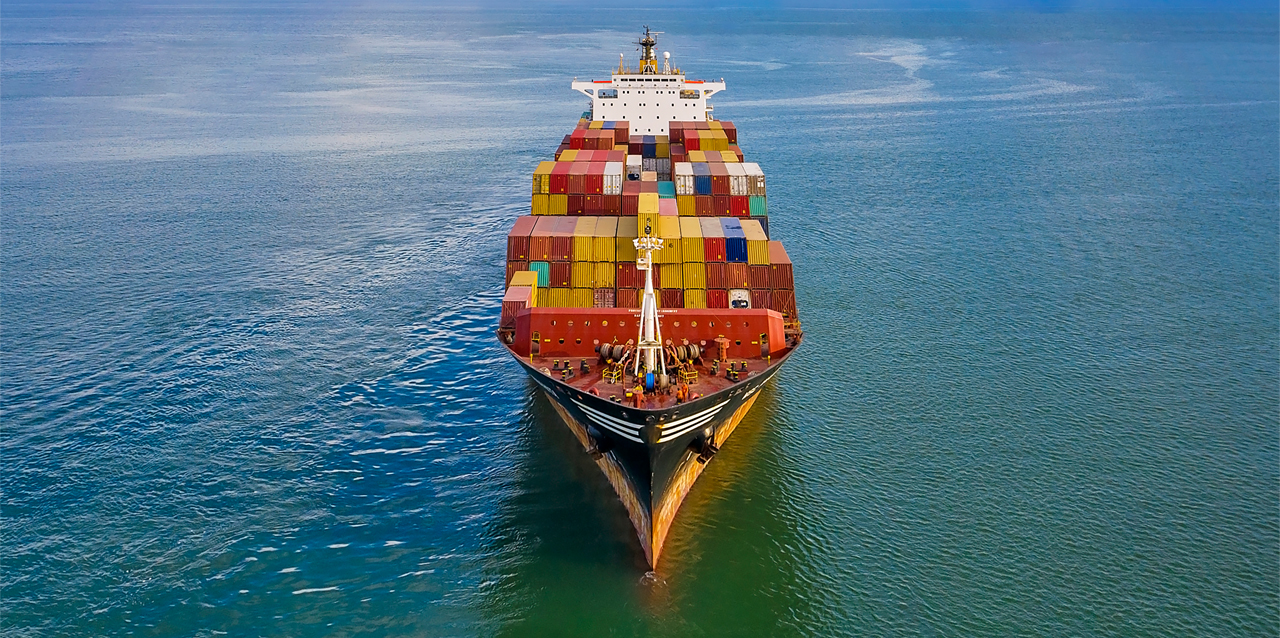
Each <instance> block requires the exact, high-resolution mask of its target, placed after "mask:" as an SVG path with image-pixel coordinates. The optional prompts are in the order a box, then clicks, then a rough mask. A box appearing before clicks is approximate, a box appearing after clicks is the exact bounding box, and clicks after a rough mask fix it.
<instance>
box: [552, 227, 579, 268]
mask: <svg viewBox="0 0 1280 638" xmlns="http://www.w3.org/2000/svg"><path fill="white" fill-rule="evenodd" d="M552 219H554V220H556V227H555V230H554V231H553V232H552V233H551V260H552V261H570V260H572V259H573V231H574V229H575V228H577V226H578V220H576V219H569V218H567V217H553V218H552Z"/></svg>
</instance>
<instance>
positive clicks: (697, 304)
mask: <svg viewBox="0 0 1280 638" xmlns="http://www.w3.org/2000/svg"><path fill="white" fill-rule="evenodd" d="M684 307H685V308H706V307H707V291H705V290H690V289H688V288H686V289H685V291H684Z"/></svg>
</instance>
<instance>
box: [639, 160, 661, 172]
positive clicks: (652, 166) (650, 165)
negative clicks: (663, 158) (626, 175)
mask: <svg viewBox="0 0 1280 638" xmlns="http://www.w3.org/2000/svg"><path fill="white" fill-rule="evenodd" d="M643 162H644V165H643V168H642V169H641V170H643V171H645V172H648V171H653V172H655V173H657V172H658V158H656V157H646V158H644V160H643Z"/></svg>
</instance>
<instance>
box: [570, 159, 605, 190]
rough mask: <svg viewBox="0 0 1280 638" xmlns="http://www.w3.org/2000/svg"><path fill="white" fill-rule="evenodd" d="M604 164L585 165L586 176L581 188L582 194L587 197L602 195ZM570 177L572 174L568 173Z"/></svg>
mask: <svg viewBox="0 0 1280 638" xmlns="http://www.w3.org/2000/svg"><path fill="white" fill-rule="evenodd" d="M604 167H605V163H604V162H591V163H590V164H587V174H586V176H585V180H586V181H585V182H583V183H584V186H583V192H584V193H585V194H587V195H603V194H604ZM570 175H572V173H570Z"/></svg>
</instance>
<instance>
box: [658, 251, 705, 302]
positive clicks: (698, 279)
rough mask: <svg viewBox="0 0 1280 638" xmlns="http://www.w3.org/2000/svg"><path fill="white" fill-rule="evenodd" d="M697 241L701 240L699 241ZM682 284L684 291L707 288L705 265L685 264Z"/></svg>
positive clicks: (664, 281)
mask: <svg viewBox="0 0 1280 638" xmlns="http://www.w3.org/2000/svg"><path fill="white" fill-rule="evenodd" d="M698 241H702V240H701V239H699V240H698ZM662 283H664V284H665V283H667V282H666V280H665V279H664V280H663V281H662ZM683 283H684V289H685V290H702V289H705V288H706V287H707V265H706V264H699V263H685V265H684V282H683ZM685 294H688V293H685Z"/></svg>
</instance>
